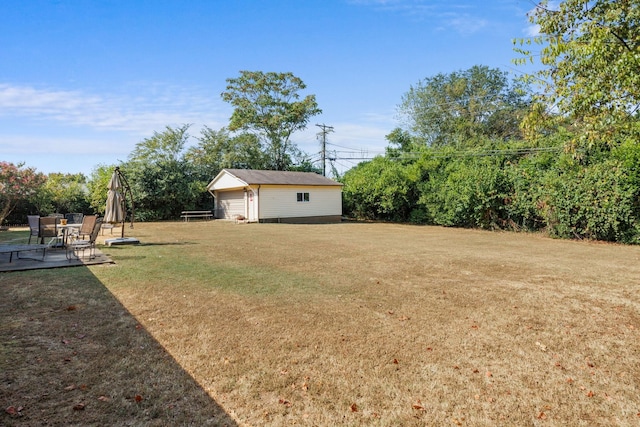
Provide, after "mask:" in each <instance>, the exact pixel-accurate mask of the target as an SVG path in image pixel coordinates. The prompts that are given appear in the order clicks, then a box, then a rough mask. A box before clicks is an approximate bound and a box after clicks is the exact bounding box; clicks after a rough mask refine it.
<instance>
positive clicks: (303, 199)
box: [296, 193, 309, 202]
mask: <svg viewBox="0 0 640 427" xmlns="http://www.w3.org/2000/svg"><path fill="white" fill-rule="evenodd" d="M296 196H297V199H298V201H299V202H308V201H309V193H297V195H296Z"/></svg>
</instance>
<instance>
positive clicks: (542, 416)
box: [537, 412, 547, 420]
mask: <svg viewBox="0 0 640 427" xmlns="http://www.w3.org/2000/svg"><path fill="white" fill-rule="evenodd" d="M537 418H538V419H539V420H545V419H547V414H545V413H544V412H540V413H539V414H538V417H537Z"/></svg>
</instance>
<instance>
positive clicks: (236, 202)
mask: <svg viewBox="0 0 640 427" xmlns="http://www.w3.org/2000/svg"><path fill="white" fill-rule="evenodd" d="M218 209H220V211H219V217H220V218H224V219H236V215H242V216H244V215H245V208H244V190H236V191H221V192H219V193H218Z"/></svg>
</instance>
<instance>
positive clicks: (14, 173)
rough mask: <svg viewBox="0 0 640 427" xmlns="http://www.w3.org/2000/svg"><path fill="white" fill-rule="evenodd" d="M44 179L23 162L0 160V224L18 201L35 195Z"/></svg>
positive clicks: (42, 175) (23, 200)
mask: <svg viewBox="0 0 640 427" xmlns="http://www.w3.org/2000/svg"><path fill="white" fill-rule="evenodd" d="M46 179H47V178H46V176H45V175H44V174H42V173H40V172H37V171H36V170H35V169H34V168H26V167H24V164H23V163H19V164H18V165H15V164H13V163H9V162H0V224H2V223H3V222H4V220H5V218H7V216H9V214H10V213H11V212H12V211H13V210H14V209H15V208H16V206H17V205H18V204H19V203H21V202H25V201H27V200H28V199H30V198H34V197H36V196H37V194H38V192H39V191H40V190H41V189H42V186H43V185H44V183H45V182H46ZM25 220H26V218H25Z"/></svg>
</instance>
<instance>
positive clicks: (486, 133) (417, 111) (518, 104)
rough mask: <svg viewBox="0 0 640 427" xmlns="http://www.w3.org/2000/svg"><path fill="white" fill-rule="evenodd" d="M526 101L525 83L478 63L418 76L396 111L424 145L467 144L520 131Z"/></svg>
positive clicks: (517, 135)
mask: <svg viewBox="0 0 640 427" xmlns="http://www.w3.org/2000/svg"><path fill="white" fill-rule="evenodd" d="M527 106H528V100H527V96H526V95H525V92H524V88H523V87H521V85H520V84H519V83H518V82H514V81H510V80H509V78H508V75H507V73H506V72H503V71H500V70H499V69H492V68H489V67H486V66H480V65H476V66H473V67H471V68H470V69H468V70H465V71H456V72H453V73H450V74H437V75H436V76H434V77H429V78H426V79H424V80H421V81H420V82H418V83H417V84H416V85H415V86H412V87H411V88H410V89H409V91H408V92H407V93H406V94H405V95H404V96H403V97H402V101H401V104H400V105H399V106H398V113H399V115H400V117H401V119H402V120H403V121H404V124H405V125H406V126H407V128H408V130H410V131H411V132H412V133H413V134H414V135H415V136H417V137H418V138H420V139H422V140H423V141H424V142H425V143H426V144H427V145H429V146H445V145H453V146H456V147H465V146H468V145H472V144H474V141H475V140H477V139H478V138H498V139H511V138H517V137H520V130H519V123H520V120H521V118H522V117H523V116H524V112H525V111H526V108H527Z"/></svg>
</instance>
